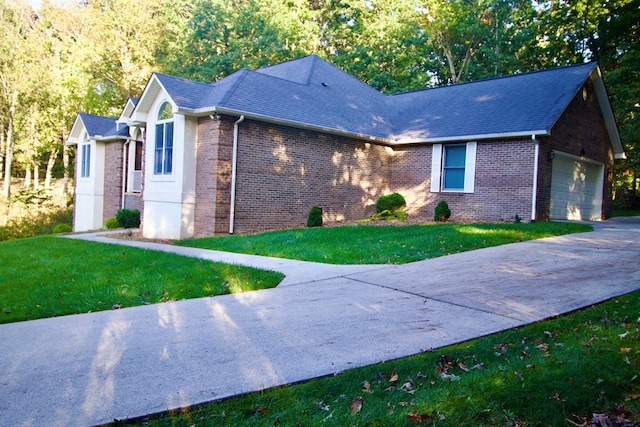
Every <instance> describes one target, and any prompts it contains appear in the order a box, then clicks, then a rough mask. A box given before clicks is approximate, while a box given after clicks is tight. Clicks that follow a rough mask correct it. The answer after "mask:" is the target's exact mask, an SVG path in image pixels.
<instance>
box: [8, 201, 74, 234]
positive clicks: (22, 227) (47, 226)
mask: <svg viewBox="0 0 640 427" xmlns="http://www.w3.org/2000/svg"><path fill="white" fill-rule="evenodd" d="M72 221H73V210H72V209H58V210H54V211H51V212H47V213H40V214H36V215H29V216H26V217H23V218H21V219H19V220H14V221H10V222H9V223H8V224H7V225H6V226H4V227H0V241H4V240H13V239H21V238H25V237H33V236H38V235H42V234H51V233H52V232H53V228H54V226H55V225H56V224H62V223H64V224H71V222H72Z"/></svg>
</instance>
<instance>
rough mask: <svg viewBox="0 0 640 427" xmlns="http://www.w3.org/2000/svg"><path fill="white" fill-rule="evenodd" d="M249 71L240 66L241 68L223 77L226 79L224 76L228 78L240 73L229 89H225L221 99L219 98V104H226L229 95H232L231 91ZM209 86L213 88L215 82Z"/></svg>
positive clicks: (233, 90) (232, 91)
mask: <svg viewBox="0 0 640 427" xmlns="http://www.w3.org/2000/svg"><path fill="white" fill-rule="evenodd" d="M249 72H251V70H249V69H248V68H242V69H240V70H238V71H236V72H235V73H232V74H229V75H228V76H227V77H225V79H226V78H229V77H231V76H233V75H234V74H241V75H240V77H238V79H237V80H236V81H235V82H234V83H233V84H232V85H231V88H230V89H229V90H227V92H226V93H225V95H224V96H223V97H222V99H220V106H223V105H224V104H226V102H227V101H228V100H229V98H230V97H231V95H233V93H234V92H235V91H236V90H237V89H238V86H240V83H241V82H242V81H243V80H244V79H245V78H247V75H248V74H249ZM219 81H220V80H218V82H219ZM216 83H217V82H216ZM211 87H212V88H215V83H213V84H212V85H211Z"/></svg>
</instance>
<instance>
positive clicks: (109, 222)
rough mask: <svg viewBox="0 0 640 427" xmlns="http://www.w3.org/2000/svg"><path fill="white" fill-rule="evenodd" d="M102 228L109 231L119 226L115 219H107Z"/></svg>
mask: <svg viewBox="0 0 640 427" xmlns="http://www.w3.org/2000/svg"><path fill="white" fill-rule="evenodd" d="M104 226H105V227H107V229H109V230H113V229H114V228H120V227H121V225H120V223H119V222H118V220H117V219H116V218H109V219H108V220H107V222H105V223H104Z"/></svg>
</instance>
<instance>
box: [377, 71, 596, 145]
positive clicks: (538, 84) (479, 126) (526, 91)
mask: <svg viewBox="0 0 640 427" xmlns="http://www.w3.org/2000/svg"><path fill="white" fill-rule="evenodd" d="M595 67H596V64H595V63H591V64H582V65H576V66H571V67H563V68H556V69H551V70H545V71H538V72H533V73H526V74H517V75H513V76H509V77H503V78H495V79H489V80H481V81H476V82H472V83H465V84H458V85H453V86H445V87H441V88H435V89H428V90H423V91H418V92H410V93H405V94H400V95H394V96H391V97H389V99H388V104H389V107H390V110H392V111H394V114H393V115H392V118H391V120H392V122H393V123H394V134H395V136H396V138H400V139H401V138H403V137H409V138H410V137H413V138H420V139H433V138H455V137H458V136H468V135H492V134H509V133H527V132H535V131H538V132H539V131H545V132H549V131H550V130H551V127H552V126H553V125H554V124H555V122H556V120H558V118H559V117H560V115H561V114H562V112H563V111H564V110H565V108H566V107H567V106H568V105H569V103H570V102H571V100H572V99H573V97H574V96H575V95H576V93H577V92H578V91H579V90H580V88H581V87H582V85H583V84H584V82H585V81H586V80H587V78H588V77H589V75H590V74H591V72H592V71H593V70H594V68H595Z"/></svg>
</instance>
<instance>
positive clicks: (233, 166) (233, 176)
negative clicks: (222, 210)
mask: <svg viewBox="0 0 640 427" xmlns="http://www.w3.org/2000/svg"><path fill="white" fill-rule="evenodd" d="M243 121H244V115H242V116H240V118H239V119H238V120H237V121H236V122H235V123H234V125H233V154H232V157H231V212H230V213H229V234H233V223H234V220H235V215H236V172H237V169H238V128H239V126H240V123H242V122H243Z"/></svg>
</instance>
